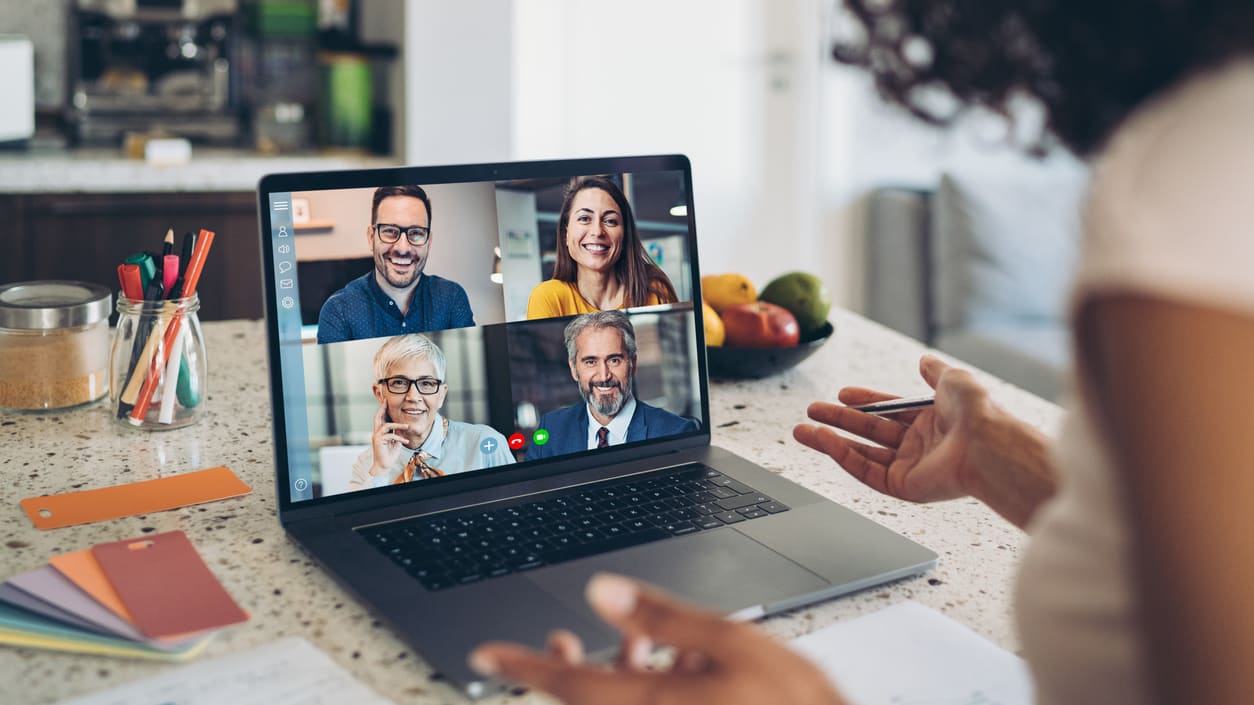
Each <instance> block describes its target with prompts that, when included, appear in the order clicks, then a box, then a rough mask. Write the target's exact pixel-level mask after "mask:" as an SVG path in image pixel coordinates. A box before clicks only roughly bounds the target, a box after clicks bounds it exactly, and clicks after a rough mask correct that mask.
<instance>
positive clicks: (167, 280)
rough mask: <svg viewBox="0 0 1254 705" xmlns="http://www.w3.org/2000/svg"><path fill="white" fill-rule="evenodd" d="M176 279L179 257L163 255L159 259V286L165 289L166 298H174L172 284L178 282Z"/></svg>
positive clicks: (177, 276)
mask: <svg viewBox="0 0 1254 705" xmlns="http://www.w3.org/2000/svg"><path fill="white" fill-rule="evenodd" d="M171 232H173V231H171ZM168 246H169V245H168V244H167V247H168ZM178 278H179V256H178V255H165V256H164V257H162V258H161V286H162V287H163V288H164V289H165V292H166V298H174V282H176V281H178Z"/></svg>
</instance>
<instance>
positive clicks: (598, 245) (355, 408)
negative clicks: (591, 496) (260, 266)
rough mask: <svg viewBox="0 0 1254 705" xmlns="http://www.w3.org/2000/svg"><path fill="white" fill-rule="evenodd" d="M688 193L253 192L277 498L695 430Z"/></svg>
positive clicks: (664, 182) (578, 187) (563, 186)
mask: <svg viewBox="0 0 1254 705" xmlns="http://www.w3.org/2000/svg"><path fill="white" fill-rule="evenodd" d="M685 193H686V189H685V185H684V173H683V172H682V171H658V172H639V173H618V174H588V175H582V176H574V177H571V178H561V179H557V178H545V179H528V180H519V181H485V182H471V183H424V184H412V185H403V186H387V187H382V188H361V189H337V190H323V191H303V192H291V193H271V194H269V201H270V220H271V233H270V235H271V237H270V243H271V246H272V247H273V255H274V256H273V266H274V268H275V273H274V282H275V294H276V301H277V304H278V308H277V310H278V317H277V321H278V327H279V341H280V343H279V355H280V358H281V361H282V364H281V367H280V370H281V374H282V379H283V396H284V415H285V420H286V424H285V425H286V430H287V461H288V462H287V464H288V468H289V482H290V483H291V485H290V492H291V497H292V500H293V501H300V500H308V499H317V498H323V497H331V496H335V495H342V494H345V493H350V492H363V491H386V489H385V488H389V487H395V486H399V485H405V484H407V483H410V482H440V481H443V480H445V479H447V478H449V477H451V476H457V475H463V474H465V473H488V472H493V471H494V470H497V471H499V470H501V469H503V468H511V467H516V466H517V465H518V464H520V463H536V462H540V461H544V460H547V459H550V458H556V457H566V456H570V455H574V454H581V453H596V452H600V451H602V450H607V449H612V448H615V447H619V446H623V445H625V444H636V443H643V442H649V441H655V440H658V439H664V438H672V437H676V436H683V435H687V434H691V433H694V432H696V431H699V430H701V429H702V428H704V427H705V424H706V419H704V418H702V400H701V396H700V376H699V368H698V359H699V358H698V355H699V351H698V348H697V346H698V338H697V334H696V319H695V315H694V310H693V301H692V290H693V282H691V281H690V277H691V274H690V266H689V257H691V253H690V252H689V247H688V242H689V218H688V214H687V202H686V198H685ZM590 299H592V300H590Z"/></svg>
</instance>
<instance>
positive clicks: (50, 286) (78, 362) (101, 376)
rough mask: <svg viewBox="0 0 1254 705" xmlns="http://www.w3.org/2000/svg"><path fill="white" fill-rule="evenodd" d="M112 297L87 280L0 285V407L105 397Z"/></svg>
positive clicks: (40, 406) (53, 405) (50, 405)
mask: <svg viewBox="0 0 1254 705" xmlns="http://www.w3.org/2000/svg"><path fill="white" fill-rule="evenodd" d="M112 298H113V296H112V294H111V293H110V291H109V290H108V289H106V288H104V287H103V286H99V285H96V284H88V283H86V282H74V281H34V282H18V283H16V284H5V285H3V286H0V409H8V410H22V411H39V410H44V409H63V408H66V407H70V406H78V405H80V404H87V403H89V402H93V401H96V400H97V399H100V398H101V397H103V396H104V395H105V394H107V393H108V391H109V343H110V336H109V313H110V311H111V309H112Z"/></svg>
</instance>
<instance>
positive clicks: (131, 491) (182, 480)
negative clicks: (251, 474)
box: [21, 465, 252, 529]
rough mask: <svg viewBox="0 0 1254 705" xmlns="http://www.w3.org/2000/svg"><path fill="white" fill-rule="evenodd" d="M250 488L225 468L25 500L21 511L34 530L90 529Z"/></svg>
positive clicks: (237, 495) (198, 502)
mask: <svg viewBox="0 0 1254 705" xmlns="http://www.w3.org/2000/svg"><path fill="white" fill-rule="evenodd" d="M249 492H252V488H250V487H249V486H248V485H245V484H244V482H243V481H242V480H240V479H239V478H238V477H236V476H235V473H233V472H231V469H230V468H228V467H226V466H225V465H224V466H220V467H216V468H209V469H207V470H197V471H195V472H185V473H182V474H179V475H170V476H169V477H159V478H157V479H155V480H143V481H141V482H131V483H128V484H125V485H114V486H113V487H103V488H101V489H98V490H83V491H81V492H66V493H65V494H54V495H45V496H43V497H28V498H26V499H24V500H22V501H21V505H22V509H23V510H24V511H25V512H26V516H28V517H30V520H31V523H33V524H34V525H35V528H37V529H59V528H61V527H63V526H74V525H76V524H90V523H91V522H93V521H104V520H106V519H120V518H122V517H129V516H135V515H136V514H150V513H152V512H161V511H165V510H167V509H177V508H178V507H186V506H189V505H192V504H202V503H204V502H212V501H214V500H218V499H227V498H229V497H239V496H240V495H246V494H248V493H249Z"/></svg>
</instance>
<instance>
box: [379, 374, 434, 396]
mask: <svg viewBox="0 0 1254 705" xmlns="http://www.w3.org/2000/svg"><path fill="white" fill-rule="evenodd" d="M379 384H382V385H383V386H385V387H387V390H388V391H389V392H391V393H393V394H408V393H409V387H410V386H411V385H412V386H414V387H417V388H418V393H419V394H435V393H436V392H438V391H440V385H441V384H444V380H442V379H436V378H434V377H419V378H418V379H410V378H408V377H385V378H383V379H381V380H379Z"/></svg>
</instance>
